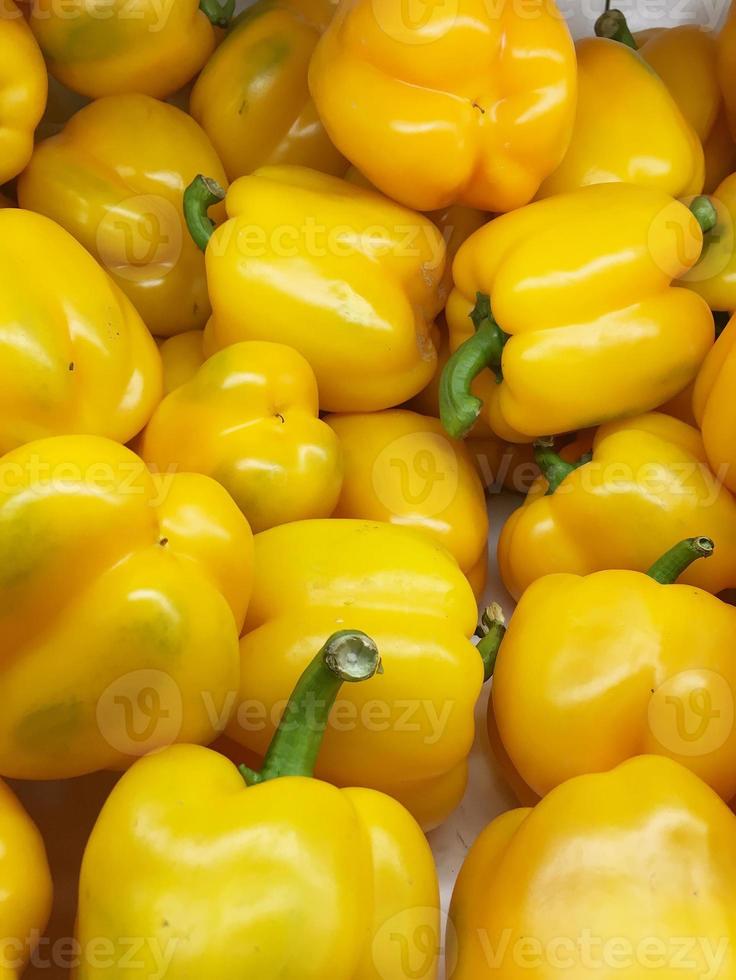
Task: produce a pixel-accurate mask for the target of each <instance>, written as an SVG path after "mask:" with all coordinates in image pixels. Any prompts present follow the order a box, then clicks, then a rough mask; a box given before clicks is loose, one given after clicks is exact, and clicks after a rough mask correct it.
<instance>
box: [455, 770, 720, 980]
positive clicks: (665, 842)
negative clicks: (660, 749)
mask: <svg viewBox="0 0 736 980" xmlns="http://www.w3.org/2000/svg"><path fill="white" fill-rule="evenodd" d="M735 882H736V822H735V819H734V815H733V814H732V813H731V811H730V810H729V809H728V807H727V806H726V804H725V803H723V801H722V800H720V799H719V798H718V796H717V795H716V794H715V793H714V792H713V790H712V789H710V787H708V786H706V784H705V783H703V782H701V780H699V779H698V778H697V776H695V775H693V773H691V772H689V771H688V770H687V769H685V768H684V767H683V766H680V765H679V764H678V763H676V762H672V761H671V760H670V759H663V758H661V757H658V756H640V757H638V758H636V759H632V760H630V761H628V762H625V763H623V764H622V765H620V766H619V767H618V768H616V769H614V770H612V771H611V772H606V773H602V774H600V773H599V774H594V775H586V776H580V777H578V778H577V779H571V780H569V781H568V782H566V783H563V784H562V785H561V786H558V787H557V788H556V789H554V790H553V791H552V792H551V793H550V794H549V795H548V796H547V797H545V798H544V800H542V802H541V803H539V804H538V805H537V806H536V807H535V808H534V809H528V808H522V809H517V810H511V811H509V812H507V813H504V814H503V815H501V816H500V817H497V818H496V820H494V821H493V822H492V823H491V824H490V825H489V826H488V827H487V828H486V829H485V830H484V831H483V833H482V834H481V835H480V837H478V839H477V840H476V842H475V843H474V844H473V846H472V848H471V849H470V852H469V854H468V856H467V858H466V860H465V864H464V866H463V869H462V871H461V872H460V877H459V879H458V881H457V884H456V886H455V892H454V895H453V899H452V905H451V908H450V922H451V926H450V928H449V930H448V936H449V943H448V956H447V975H448V977H451V978H452V980H492V978H496V977H503V980H563V978H564V977H567V978H573V977H574V978H575V980H594V978H598V980H602V978H603V977H606V978H611V980H613V978H614V977H617V978H619V980H642V978H643V977H649V976H656V977H661V978H665V977H666V978H673V980H674V978H675V977H678V976H681V975H686V976H691V977H701V978H705V977H708V978H709V980H716V978H717V980H729V978H730V977H732V976H733V975H734V971H735V970H736V930H735V928H734V918H733V907H734V903H736V884H735Z"/></svg>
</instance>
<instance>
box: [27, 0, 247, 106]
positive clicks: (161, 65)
mask: <svg viewBox="0 0 736 980" xmlns="http://www.w3.org/2000/svg"><path fill="white" fill-rule="evenodd" d="M234 8H235V0H175V2H173V3H172V2H166V3H161V2H160V0H135V2H131V0H106V2H105V3H104V4H98V3H90V0H63V3H59V2H58V0H33V3H32V4H31V7H30V19H29V22H30V25H31V29H32V31H33V33H34V34H35V35H36V40H37V41H38V43H39V44H40V46H41V50H42V51H43V53H44V55H45V57H46V61H47V63H48V67H49V71H50V72H51V74H52V75H53V76H54V77H55V78H57V79H58V80H59V81H60V82H61V83H62V84H63V85H66V86H67V88H70V89H72V90H73V91H74V92H79V93H80V94H81V95H87V96H89V97H90V98H92V99H99V98H100V97H102V96H104V95H121V94H125V93H130V92H139V93H141V94H143V95H152V96H154V97H155V98H158V99H163V98H165V97H166V96H168V95H172V94H173V93H174V92H176V91H177V90H178V89H180V88H182V86H184V85H186V84H187V82H188V81H190V79H192V78H194V76H195V75H196V74H197V72H198V71H199V70H200V69H201V68H202V66H203V65H204V63H205V62H206V61H207V59H208V58H209V56H210V54H211V53H212V52H213V51H214V48H215V43H216V34H215V28H217V27H227V26H228V23H229V21H230V18H231V17H232V14H233V11H234Z"/></svg>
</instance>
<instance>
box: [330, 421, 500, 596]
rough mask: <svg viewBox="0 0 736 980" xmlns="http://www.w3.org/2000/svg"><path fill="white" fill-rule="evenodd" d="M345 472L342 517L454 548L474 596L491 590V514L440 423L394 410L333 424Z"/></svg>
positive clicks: (463, 453)
mask: <svg viewBox="0 0 736 980" xmlns="http://www.w3.org/2000/svg"><path fill="white" fill-rule="evenodd" d="M327 422H328V424H329V425H330V426H331V428H332V429H333V431H334V432H335V434H336V436H337V437H338V439H339V441H340V446H341V447H342V453H343V458H344V466H345V478H344V480H343V484H342V492H341V494H340V498H339V500H338V502H337V507H336V509H335V511H334V516H335V517H348V518H364V519H366V520H372V521H388V522H389V523H391V524H397V525H400V526H402V527H408V528H414V529H415V530H417V531H421V532H423V533H424V534H426V535H427V536H428V537H430V538H431V539H432V540H433V541H436V542H437V543H438V544H440V545H442V546H443V547H445V548H447V550H448V551H449V552H450V554H451V555H453V557H454V558H455V559H456V560H457V563H458V565H459V566H460V568H461V569H462V571H463V572H464V573H465V575H466V576H467V578H468V580H469V582H470V584H471V585H472V586H473V591H474V592H475V594H476V595H480V593H482V591H483V589H484V587H485V581H486V573H487V567H488V513H487V511H486V500H485V495H484V492H483V484H482V483H481V480H480V477H479V476H478V473H477V471H476V468H475V465H474V460H473V458H472V456H471V453H470V452H469V450H468V449H467V447H466V446H464V445H463V444H462V443H458V442H455V441H454V440H451V439H450V438H449V437H448V436H447V434H446V433H445V431H444V429H443V428H442V425H441V424H440V422H439V420H438V419H433V418H427V417H426V416H423V415H417V414H416V412H407V411H405V410H401V409H393V410H388V411H385V412H370V413H367V414H362V415H331V416H328V418H327Z"/></svg>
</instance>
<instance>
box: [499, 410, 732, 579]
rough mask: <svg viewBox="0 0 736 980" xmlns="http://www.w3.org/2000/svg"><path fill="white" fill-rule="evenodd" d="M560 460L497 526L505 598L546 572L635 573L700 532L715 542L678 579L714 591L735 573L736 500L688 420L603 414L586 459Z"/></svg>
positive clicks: (656, 416) (546, 573)
mask: <svg viewBox="0 0 736 980" xmlns="http://www.w3.org/2000/svg"><path fill="white" fill-rule="evenodd" d="M569 465H570V469H569V470H566V469H565V467H564V466H563V467H562V470H561V472H559V470H558V474H559V476H563V475H564V474H566V475H564V478H562V479H561V481H560V482H559V485H558V486H557V488H556V489H555V490H554V492H552V493H547V490H548V489H549V484H548V483H547V481H546V480H544V479H541V480H540V482H539V483H538V485H537V486H536V487H535V488H534V489H533V490H532V491H531V492H530V494H529V496H528V497H527V499H526V501H525V503H524V506H523V507H520V508H519V509H518V510H517V511H515V512H514V513H513V514H512V515H511V517H510V518H509V519H508V521H507V522H506V524H505V525H504V528H503V531H502V532H501V538H500V540H499V545H498V562H499V567H500V570H501V576H502V578H503V581H504V584H505V585H506V588H507V589H508V590H509V592H511V594H512V595H513V596H514V597H516V598H518V597H519V596H521V595H522V593H523V592H524V591H525V590H526V589H527V588H528V587H529V586H530V585H531V584H532V582H534V581H535V580H536V579H538V578H541V577H542V576H543V575H550V574H552V573H554V572H567V573H569V574H572V575H590V574H591V573H592V572H596V571H602V570H604V569H608V568H621V569H632V570H636V571H640V572H645V571H647V569H648V568H649V567H650V566H651V565H652V564H653V563H654V562H655V561H656V560H657V558H658V557H659V556H660V555H662V554H664V552H666V551H667V550H668V549H669V548H670V547H672V545H673V543H674V542H676V541H680V540H682V539H684V538H686V537H694V536H698V535H700V534H703V535H706V536H707V537H709V538H712V539H713V540H714V541H717V542H718V548H717V549H716V552H715V554H714V556H713V557H712V558H709V559H708V561H705V562H696V564H695V565H693V566H692V568H690V569H688V571H687V572H685V574H684V575H683V576H682V581H683V582H685V583H686V584H688V585H695V586H698V587H699V588H701V589H705V590H706V591H708V592H712V593H714V594H715V593H718V592H721V591H722V590H723V589H726V588H730V587H731V586H733V584H734V582H736V501H735V500H734V498H733V497H732V496H731V494H730V493H729V492H728V490H726V489H725V487H723V485H722V484H721V483H720V481H719V480H718V478H717V476H715V475H714V474H713V473H712V472H711V471H710V469H709V468H708V465H707V461H706V457H705V451H704V448H703V441H702V439H701V436H700V433H699V432H698V431H697V430H696V429H693V428H691V427H690V426H689V425H686V424H685V423H684V422H681V421H679V419H675V418H672V417H670V416H667V415H662V414H659V413H657V412H651V413H649V414H648V415H642V416H639V417H638V418H635V419H627V420H625V421H623V422H612V423H609V424H607V425H602V426H601V427H600V429H598V431H597V433H596V436H595V440H594V449H593V459H592V461H590V462H587V463H586V462H584V463H583V464H582V465H579V466H577V467H574V466H573V464H569ZM555 469H557V467H555Z"/></svg>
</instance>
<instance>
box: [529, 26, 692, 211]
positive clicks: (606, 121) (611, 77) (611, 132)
mask: <svg viewBox="0 0 736 980" xmlns="http://www.w3.org/2000/svg"><path fill="white" fill-rule="evenodd" d="M632 43H633V42H632ZM575 47H576V51H577V60H578V109H577V115H576V117H575V128H574V130H573V135H572V139H571V141H570V146H569V149H568V151H567V154H566V155H565V158H564V159H563V161H562V163H561V164H560V166H559V167H558V168H557V170H555V171H554V173H552V174H551V175H550V176H549V177H548V178H547V179H546V180H545V181H544V183H543V184H542V186H541V189H540V191H539V196H540V197H550V196H552V195H554V194H562V193H565V192H567V191H572V190H575V189H576V188H578V187H584V186H585V185H587V184H600V183H605V182H608V181H624V182H625V183H632V184H640V185H641V186H643V187H651V188H653V189H656V190H660V191H664V192H665V193H666V194H671V195H672V196H673V197H680V196H682V195H685V194H699V193H700V192H701V191H702V189H703V183H704V180H705V161H704V156H703V146H702V144H701V142H700V140H699V139H698V135H697V133H696V132H695V130H694V129H693V127H692V126H691V125H690V123H689V122H688V120H687V119H686V118H685V115H684V114H683V112H682V111H681V110H680V108H679V107H678V105H677V103H676V102H675V99H674V98H673V97H672V95H671V94H670V92H669V90H668V88H667V86H666V85H665V83H664V82H663V81H662V79H661V78H660V77H659V75H657V74H656V73H655V72H654V71H652V70H651V68H650V67H649V65H648V64H647V63H646V62H645V61H644V59H643V58H642V56H641V55H639V54H638V53H637V52H636V51H635V50H633V48H632V47H630V46H629V45H628V44H625V43H624V44H622V43H620V42H619V41H618V40H612V39H610V38H608V37H592V38H591V37H588V38H583V40H581V41H578V42H577V44H576V46H575ZM683 77H687V78H688V80H689V78H690V72H689V68H688V71H686V72H683Z"/></svg>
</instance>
